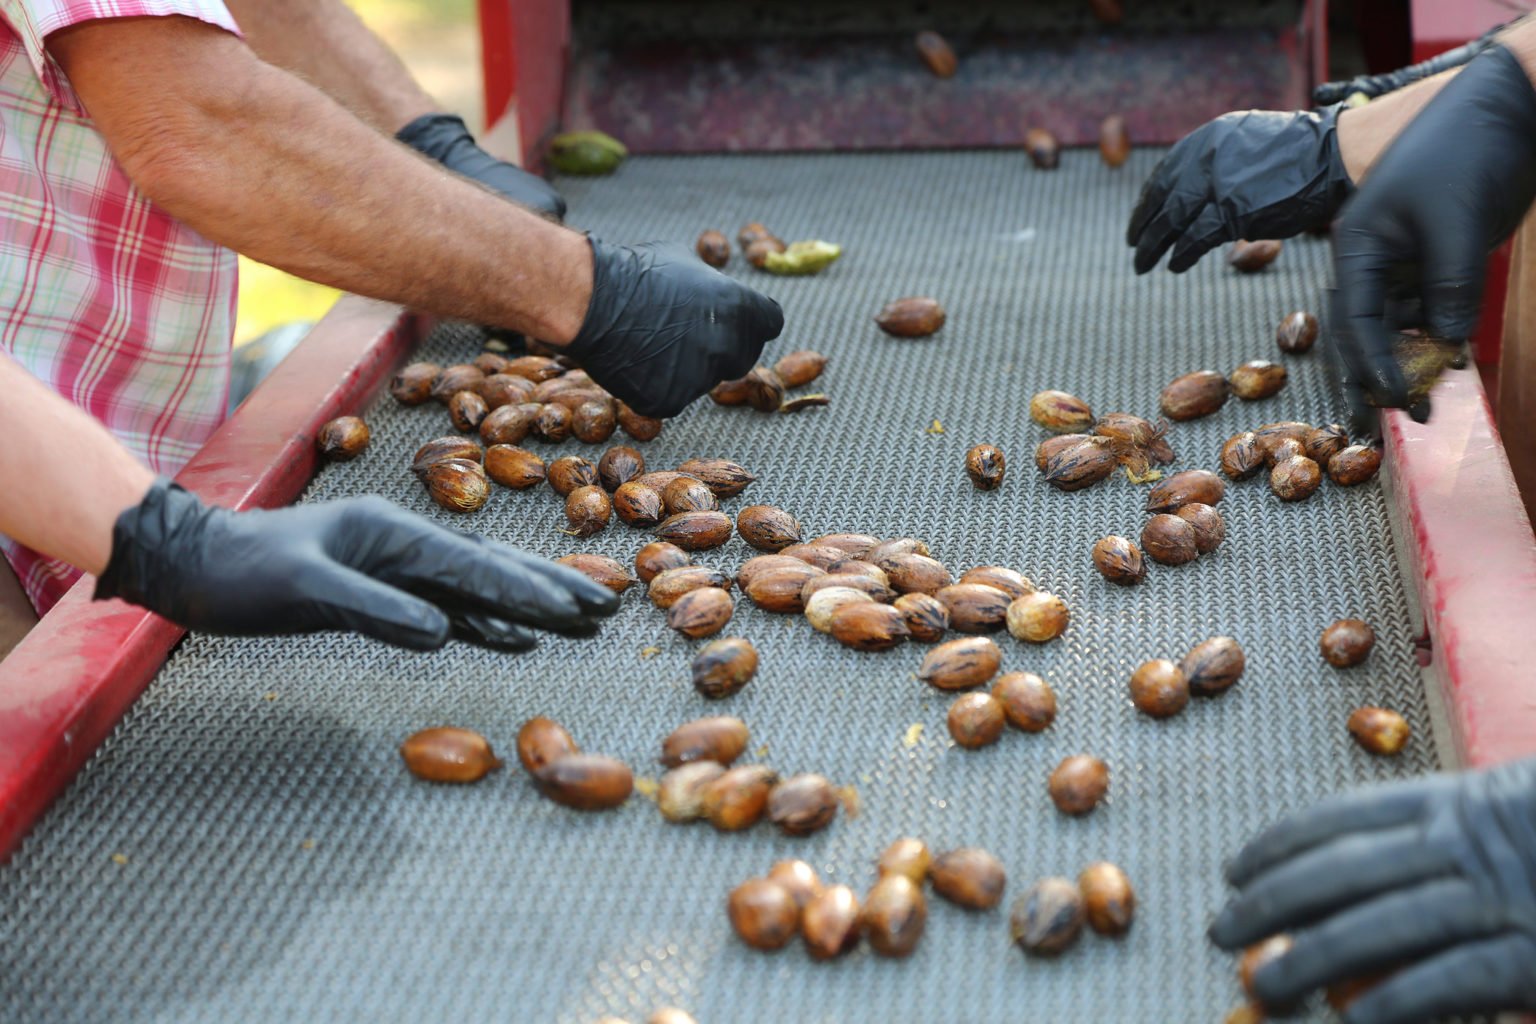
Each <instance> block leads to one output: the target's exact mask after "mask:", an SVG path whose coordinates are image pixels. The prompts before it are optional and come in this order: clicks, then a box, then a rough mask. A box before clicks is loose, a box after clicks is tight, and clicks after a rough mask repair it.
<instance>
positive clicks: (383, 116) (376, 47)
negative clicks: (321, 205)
mask: <svg viewBox="0 0 1536 1024" xmlns="http://www.w3.org/2000/svg"><path fill="white" fill-rule="evenodd" d="M226 6H227V7H228V8H229V10H230V13H232V14H233V15H234V16H235V20H236V21H238V22H239V24H240V29H241V31H242V32H244V33H245V39H246V42H247V43H249V44H250V46H251V49H252V50H253V51H255V53H256V56H258V57H260V58H261V59H262V60H264V61H266V62H267V63H269V64H272V65H275V66H276V67H279V68H282V69H284V70H286V71H290V72H292V73H294V74H295V75H298V76H299V77H300V78H302V79H304V80H306V81H308V82H310V83H311V84H313V85H314V86H315V87H316V88H318V89H319V90H320V91H321V92H323V93H325V94H326V95H327V96H329V97H331V98H332V99H334V100H336V101H337V102H338V103H340V104H341V105H342V106H343V107H345V108H346V109H347V110H349V111H351V112H352V113H353V114H355V115H357V117H358V118H359V119H360V120H362V121H363V122H364V123H366V124H368V125H371V126H372V127H374V128H375V129H377V130H379V131H381V132H383V133H384V134H386V135H393V136H395V137H396V138H398V139H399V140H400V141H401V142H404V143H405V144H406V145H408V146H410V147H411V148H412V149H415V150H417V151H418V152H421V153H424V154H425V155H427V156H429V157H431V158H432V159H434V160H436V161H438V162H439V163H441V164H442V165H443V166H445V167H447V168H449V169H450V170H452V171H456V172H457V173H459V174H462V175H464V176H465V177H467V178H471V179H474V180H476V181H479V182H480V183H481V184H482V185H486V186H488V187H490V188H492V189H494V190H496V191H497V192H500V193H501V194H502V195H504V196H506V197H507V198H508V199H512V200H514V201H516V202H519V203H522V204H523V205H524V206H527V207H529V208H530V209H533V210H537V211H538V212H540V213H543V214H545V215H547V216H549V217H552V218H554V219H555V220H560V219H562V218H563V217H564V216H565V200H564V198H562V197H561V195H560V193H558V192H556V191H555V190H554V188H553V187H551V186H550V184H549V183H548V182H546V181H545V180H544V179H542V178H539V177H536V176H535V175H532V174H529V173H528V172H526V171H524V170H522V169H521V168H518V167H514V166H513V165H512V164H509V163H506V162H505V161H502V160H498V159H496V158H495V157H492V156H491V155H490V154H489V153H487V152H485V151H484V150H483V149H481V148H480V147H479V146H477V145H476V144H475V140H474V138H473V137H472V136H471V135H470V133H469V129H468V128H467V127H465V124H464V122H463V120H461V119H460V118H458V117H456V116H454V115H452V114H448V113H445V112H443V111H442V109H441V108H440V107H439V106H438V104H437V101H436V100H434V99H433V98H432V97H431V96H429V95H428V94H427V92H426V91H425V90H424V89H422V87H421V86H420V85H418V84H417V83H416V80H415V79H414V78H412V77H411V74H410V72H409V71H407V70H406V68H405V65H404V64H402V63H401V62H400V59H399V58H398V57H397V56H396V55H395V53H394V52H393V51H392V50H390V48H389V47H388V46H387V45H385V43H384V41H383V40H382V39H380V38H379V37H378V36H377V35H375V34H374V32H373V31H372V30H371V29H370V28H368V26H367V25H365V24H363V22H362V20H361V19H360V18H358V16H357V15H356V14H355V13H354V12H353V11H352V9H351V8H350V7H348V6H347V5H346V4H344V3H342V0H259V2H258V0H227V3H226Z"/></svg>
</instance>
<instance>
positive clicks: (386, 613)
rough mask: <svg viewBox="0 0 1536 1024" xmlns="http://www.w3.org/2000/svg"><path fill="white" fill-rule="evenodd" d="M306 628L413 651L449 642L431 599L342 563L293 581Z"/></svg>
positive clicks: (444, 620)
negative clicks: (358, 635)
mask: <svg viewBox="0 0 1536 1024" xmlns="http://www.w3.org/2000/svg"><path fill="white" fill-rule="evenodd" d="M298 587H299V589H300V590H301V595H300V597H301V599H302V600H303V602H304V603H303V608H304V611H305V613H306V614H305V620H306V622H305V627H306V628H307V629H311V630H315V629H342V630H347V631H348V632H352V633H361V634H363V635H364V636H369V637H372V638H373V639H375V640H383V641H384V642H385V643H390V644H394V645H395V646H397V647H406V648H409V649H411V650H413V651H435V650H437V649H438V648H440V647H442V646H443V644H445V643H447V642H448V634H449V622H448V616H447V615H445V614H443V611H442V609H440V608H438V607H436V606H435V605H433V604H432V603H431V602H428V601H423V600H422V599H421V598H419V597H416V596H414V595H412V594H408V593H406V592H405V591H403V590H399V589H397V588H395V587H392V586H390V585H389V584H387V583H383V582H380V581H379V580H376V579H374V578H373V577H371V576H368V575H366V574H364V573H361V572H358V571H356V570H355V569H351V568H348V567H346V566H341V565H335V564H332V565H331V566H329V567H327V568H326V569H321V570H319V571H314V570H311V571H309V572H307V573H306V576H305V578H304V579H303V580H302V581H299V582H298Z"/></svg>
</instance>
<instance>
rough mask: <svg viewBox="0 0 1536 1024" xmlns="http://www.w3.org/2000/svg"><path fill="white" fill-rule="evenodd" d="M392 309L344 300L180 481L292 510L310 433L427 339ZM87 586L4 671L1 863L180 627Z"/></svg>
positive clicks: (242, 503)
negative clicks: (99, 596) (101, 597)
mask: <svg viewBox="0 0 1536 1024" xmlns="http://www.w3.org/2000/svg"><path fill="white" fill-rule="evenodd" d="M424 327H425V324H424V323H423V322H422V321H421V320H420V319H419V318H418V317H416V316H413V315H407V314H402V312H401V310H400V309H399V307H397V306H391V305H387V304H385V303H380V302H371V301H369V300H366V299H359V298H356V297H353V296H346V297H344V298H342V299H341V300H340V301H339V302H337V304H336V306H335V308H334V309H332V310H331V312H330V313H328V314H327V315H326V316H325V317H324V318H323V319H322V320H321V321H320V322H319V323H318V324H316V325H315V328H314V329H313V330H312V331H310V333H309V335H308V336H307V337H306V338H305V339H304V341H303V342H302V343H301V344H300V345H299V347H298V348H296V349H295V350H294V351H293V352H292V353H291V354H290V355H289V356H288V358H286V359H285V360H283V362H282V363H280V364H279V365H278V366H277V368H276V369H274V370H273V372H272V374H271V376H269V377H268V378H267V380H265V381H264V382H262V384H261V385H260V387H258V388H257V389H256V391H255V392H253V393H252V394H251V396H250V397H249V398H248V399H247V400H246V401H245V403H244V404H243V405H242V406H241V407H240V409H239V410H238V411H237V412H236V413H235V415H234V416H232V417H231V418H230V419H229V420H228V421H227V422H226V423H225V424H224V425H223V426H222V427H220V428H219V430H218V432H217V433H215V434H214V436H213V437H211V438H210V439H209V440H208V443H207V444H206V445H204V447H203V449H202V450H201V451H200V452H199V453H198V454H197V456H196V457H195V458H194V459H193V460H192V461H191V463H189V464H188V465H187V467H186V469H184V470H183V471H182V472H181V473H180V474H179V475H178V476H177V479H178V480H179V481H180V482H181V483H182V484H183V485H184V486H185V487H187V488H188V489H190V490H192V491H195V492H196V493H197V494H198V495H200V496H201V497H202V498H203V499H204V500H206V501H209V502H212V503H214V504H216V505H223V506H225V507H227V508H237V509H242V508H255V507H265V508H271V507H274V506H278V505H283V504H286V503H287V502H289V501H291V500H293V498H294V497H296V496H297V495H298V493H299V491H300V490H302V489H303V487H304V485H305V484H306V483H308V482H309V479H310V477H311V476H313V474H314V471H315V465H316V460H317V456H316V454H315V432H316V431H317V430H318V429H319V427H320V425H321V424H322V423H324V422H325V421H326V420H329V419H331V418H332V417H335V416H341V415H345V414H347V413H350V412H354V411H356V410H358V409H361V408H362V407H363V406H364V405H366V404H367V402H368V401H369V400H370V399H371V398H372V397H373V395H374V393H375V392H376V391H377V390H378V388H379V387H380V386H381V385H382V384H383V383H384V381H386V380H388V378H389V376H390V374H391V373H392V372H393V371H394V368H395V367H396V366H398V365H399V364H400V362H401V361H402V360H403V359H404V358H405V357H406V356H407V355H408V354H409V353H410V351H411V350H412V349H413V348H414V347H415V345H416V343H417V342H418V341H419V340H420V339H421V337H422V334H423V333H424ZM95 582H96V581H95V578H94V577H90V576H87V577H85V578H83V579H81V581H80V582H79V583H77V584H76V585H75V586H74V587H73V588H72V589H71V590H70V592H69V593H68V594H66V595H64V598H63V600H61V601H60V602H59V603H58V604H57V605H56V606H55V607H54V609H53V610H52V611H50V612H49V613H48V614H47V615H45V616H44V617H43V619H42V621H41V622H39V623H38V624H37V626H36V627H35V628H34V629H33V630H32V632H31V633H29V634H28V635H27V638H26V639H25V640H23V641H22V642H21V644H19V645H18V646H17V647H16V649H15V650H13V651H12V652H11V654H10V656H9V657H7V658H6V659H5V660H4V661H0V859H3V858H4V856H5V855H6V854H8V853H10V851H11V850H13V849H15V847H16V845H17V843H19V842H20V841H21V838H22V836H23V835H25V834H26V831H27V830H28V829H29V828H30V827H31V826H32V822H33V821H35V820H36V819H37V817H38V816H39V815H40V814H42V812H43V810H44V809H45V808H47V806H48V805H49V804H50V803H51V802H52V801H53V799H54V797H55V796H57V795H58V794H59V793H60V792H61V791H62V790H63V789H64V787H65V786H66V785H68V784H69V781H70V779H72V778H74V776H75V773H76V772H77V771H79V770H80V767H81V765H83V764H84V763H85V761H86V759H87V758H88V757H90V755H91V752H92V751H94V750H95V749H96V747H97V746H98V745H99V744H100V743H101V741H102V740H104V739H105V738H106V737H107V734H108V733H109V732H111V731H112V727H113V726H114V725H115V724H116V723H117V720H118V719H119V718H121V717H122V716H123V713H124V712H126V711H127V710H128V707H129V705H131V704H132V703H133V702H134V701H135V700H136V699H137V698H138V696H139V694H140V693H142V692H143V691H144V687H145V686H147V685H148V684H149V681H150V679H152V678H153V677H154V675H155V673H156V672H158V671H159V670H160V666H161V665H162V664H164V662H165V659H166V656H167V655H168V654H169V653H170V650H171V648H172V647H173V646H175V644H176V641H178V640H179V639H181V636H182V633H183V630H182V629H181V628H180V627H178V626H174V625H172V624H171V623H169V622H166V621H165V620H164V619H161V618H159V617H157V616H155V615H151V614H149V613H148V612H146V611H144V610H142V609H140V608H136V607H134V606H132V605H129V604H124V603H123V602H121V601H101V602H93V601H92V600H91V588H92V587H93V586H94V585H95Z"/></svg>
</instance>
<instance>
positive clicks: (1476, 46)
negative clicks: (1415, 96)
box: [1312, 21, 1514, 107]
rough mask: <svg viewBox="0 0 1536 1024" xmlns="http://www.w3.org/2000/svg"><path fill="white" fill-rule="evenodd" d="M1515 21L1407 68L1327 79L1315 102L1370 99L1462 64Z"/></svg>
mask: <svg viewBox="0 0 1536 1024" xmlns="http://www.w3.org/2000/svg"><path fill="white" fill-rule="evenodd" d="M1513 24H1514V22H1512V21H1511V22H1505V23H1504V24H1502V25H1495V26H1494V27H1493V28H1491V29H1489V30H1488V31H1487V32H1484V33H1483V34H1482V35H1480V36H1478V37H1477V38H1476V39H1474V40H1472V41H1471V42H1470V43H1463V44H1462V45H1461V46H1458V47H1456V48H1455V49H1454V50H1447V51H1446V52H1444V53H1440V54H1436V55H1435V56H1433V57H1431V58H1429V59H1428V60H1424V61H1420V62H1419V63H1417V64H1410V65H1408V66H1407V67H1406V68H1398V69H1397V70H1396V71H1388V72H1386V73H1385V74H1380V75H1356V76H1355V77H1354V78H1351V79H1347V80H1346V81H1342V82H1324V83H1323V84H1322V85H1319V86H1318V87H1316V88H1315V89H1313V90H1312V102H1313V103H1316V104H1317V105H1318V106H1320V107H1322V106H1327V105H1329V104H1332V103H1339V102H1341V101H1343V100H1347V99H1349V98H1350V97H1351V96H1353V95H1354V94H1355V93H1357V92H1358V93H1362V94H1364V95H1365V96H1366V98H1368V99H1375V98H1376V97H1377V96H1385V95H1386V94H1387V93H1389V92H1396V91H1397V90H1398V89H1401V88H1402V87H1403V86H1405V85H1412V84H1413V83H1414V82H1417V81H1420V80H1422V79H1425V78H1428V77H1430V76H1431V75H1438V74H1439V73H1440V72H1442V71H1448V70H1450V69H1451V68H1459V67H1461V66H1462V65H1463V64H1465V63H1466V62H1467V61H1469V60H1471V59H1472V58H1473V57H1476V56H1477V55H1478V54H1480V53H1482V52H1483V51H1484V50H1486V49H1488V47H1490V46H1492V45H1493V42H1494V37H1495V36H1497V35H1498V34H1499V33H1500V32H1502V31H1504V30H1505V29H1506V28H1508V27H1509V26H1510V25H1513Z"/></svg>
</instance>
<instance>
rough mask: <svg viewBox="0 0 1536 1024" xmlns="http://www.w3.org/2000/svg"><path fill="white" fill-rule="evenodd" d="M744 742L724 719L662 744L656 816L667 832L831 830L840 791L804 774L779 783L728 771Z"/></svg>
mask: <svg viewBox="0 0 1536 1024" xmlns="http://www.w3.org/2000/svg"><path fill="white" fill-rule="evenodd" d="M747 739H748V732H747V724H746V723H745V722H743V721H742V720H741V719H739V718H733V717H731V716H728V715H716V716H713V717H710V718H700V719H696V720H694V721H692V722H685V723H684V724H682V725H680V726H678V727H677V728H676V729H674V730H673V731H672V732H671V734H669V735H668V736H667V738H666V739H664V740H662V743H661V763H662V764H663V765H665V766H666V767H667V769H668V770H667V772H666V773H665V774H664V775H662V777H661V780H660V782H659V783H658V785H657V790H656V806H657V808H658V809H659V810H660V811H661V816H662V817H663V818H665V819H667V820H668V821H670V822H673V823H674V824H685V823H687V822H691V821H698V820H700V819H703V820H705V821H708V822H709V823H710V824H711V825H713V826H714V827H715V828H717V829H719V830H720V831H721V832H739V831H741V830H742V829H747V828H751V827H752V826H753V825H755V824H757V823H758V822H759V821H761V820H762V819H763V818H764V817H766V818H767V819H768V820H769V821H771V822H773V824H775V825H777V826H778V827H779V828H780V829H781V830H782V831H783V832H784V833H785V834H786V835H791V836H808V835H810V834H811V833H813V832H819V831H820V830H821V829H823V828H825V827H827V826H828V825H830V824H831V823H832V819H833V818H835V817H837V810H838V807H839V806H841V805H842V802H843V800H844V799H845V798H847V791H846V790H841V789H839V788H838V787H836V786H834V785H833V784H832V783H831V782H829V781H828V780H827V779H826V778H825V777H824V776H821V775H816V774H814V773H810V772H805V773H801V774H799V775H791V776H789V777H787V778H780V776H779V774H778V773H777V772H776V771H774V770H773V769H772V768H769V767H768V766H767V765H760V764H749V765H737V764H735V761H736V759H737V758H738V757H740V756H741V755H742V753H743V752H745V751H746V749H747Z"/></svg>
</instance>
